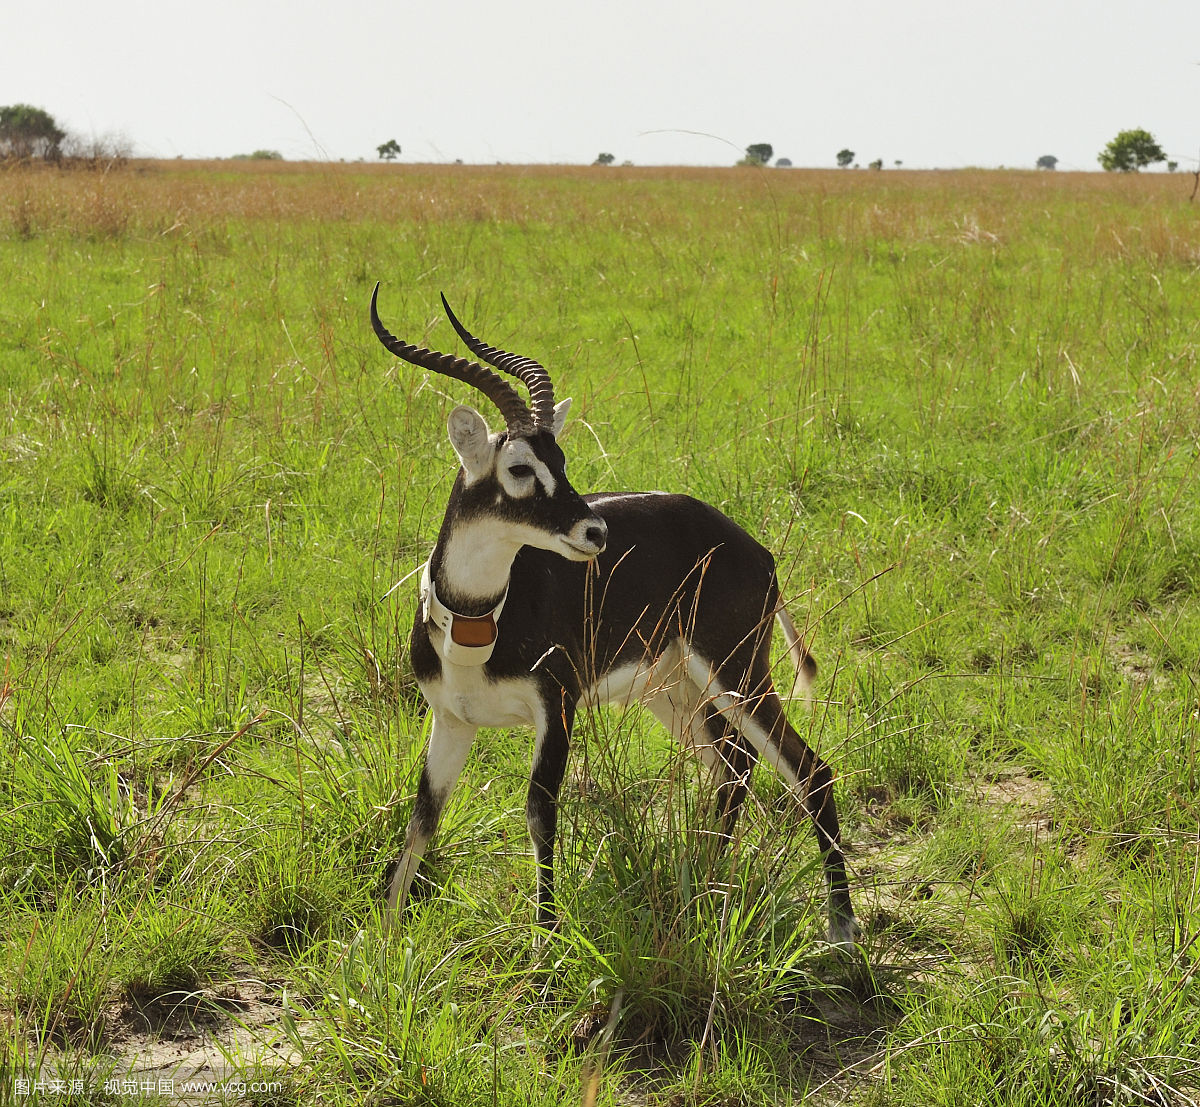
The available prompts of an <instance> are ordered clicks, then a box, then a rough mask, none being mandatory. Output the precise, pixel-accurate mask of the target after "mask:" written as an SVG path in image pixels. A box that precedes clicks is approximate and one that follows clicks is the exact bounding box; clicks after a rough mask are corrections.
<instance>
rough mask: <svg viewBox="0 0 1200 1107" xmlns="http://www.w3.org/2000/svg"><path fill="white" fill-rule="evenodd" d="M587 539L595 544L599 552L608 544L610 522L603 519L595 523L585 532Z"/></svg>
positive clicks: (591, 543) (589, 542) (590, 543)
mask: <svg viewBox="0 0 1200 1107" xmlns="http://www.w3.org/2000/svg"><path fill="white" fill-rule="evenodd" d="M583 536H584V538H586V539H587V541H588V544H589V545H592V546H595V547H596V551H597V552H599V551H601V550H603V549H604V547H605V546H606V545H607V544H608V524H607V523H606V522H605V521H604V520H603V519H601V520H600V521H599V522H598V523H593V524H592V525H591V526H590V527H588V529H587V530H586V531H584V534H583Z"/></svg>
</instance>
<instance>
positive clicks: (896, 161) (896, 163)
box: [892, 158, 904, 169]
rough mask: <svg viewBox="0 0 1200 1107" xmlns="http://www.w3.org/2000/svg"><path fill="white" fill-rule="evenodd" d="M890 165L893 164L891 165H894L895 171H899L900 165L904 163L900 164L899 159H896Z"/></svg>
mask: <svg viewBox="0 0 1200 1107" xmlns="http://www.w3.org/2000/svg"><path fill="white" fill-rule="evenodd" d="M892 164H893V165H894V166H895V167H896V168H897V169H899V168H900V166H902V165H903V164H904V162H902V161H901V160H900V159H899V158H897V159H896V160H895V161H894V162H892Z"/></svg>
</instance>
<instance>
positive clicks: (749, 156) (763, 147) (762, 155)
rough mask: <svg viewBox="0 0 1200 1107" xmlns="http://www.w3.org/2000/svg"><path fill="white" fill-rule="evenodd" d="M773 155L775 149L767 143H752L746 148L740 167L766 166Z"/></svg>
mask: <svg viewBox="0 0 1200 1107" xmlns="http://www.w3.org/2000/svg"><path fill="white" fill-rule="evenodd" d="M774 153H775V148H774V147H773V146H772V145H771V144H770V143H769V142H752V143H751V144H750V145H749V146H747V147H746V156H745V157H744V158H743V159H742V161H741V163H740V164H742V165H766V164H767V162H769V161H770V160H771V157H772V156H773V155H774Z"/></svg>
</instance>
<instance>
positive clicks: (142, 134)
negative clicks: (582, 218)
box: [0, 0, 1200, 170]
mask: <svg viewBox="0 0 1200 1107" xmlns="http://www.w3.org/2000/svg"><path fill="white" fill-rule="evenodd" d="M5 7H6V10H5V12H4V15H3V18H2V19H0V104H14V103H30V104H34V105H36V106H38V107H41V108H45V109H46V110H47V111H49V112H50V113H51V114H52V115H53V116H54V117H55V119H56V120H57V121H58V123H59V125H60V126H63V127H65V128H66V129H67V130H69V131H71V132H72V133H75V134H79V135H82V136H85V137H92V136H100V137H113V136H121V137H123V138H125V139H126V140H128V142H129V143H131V144H132V146H133V149H134V152H136V153H138V154H141V155H146V156H153V157H175V156H177V155H182V156H183V157H225V156H229V155H232V154H237V153H249V152H251V151H253V150H256V149H274V150H278V151H280V152H281V153H282V154H283V155H284V156H285V157H287V158H289V159H301V158H314V159H319V158H329V159H333V160H337V159H342V158H344V159H346V160H354V159H357V158H365V159H367V160H376V153H375V147H376V146H378V145H379V144H380V143H382V142H385V141H386V140H388V139H390V138H394V139H396V141H397V142H399V143H400V145H401V147H402V148H403V154H402V156H401V161H403V162H413V161H449V162H452V161H454V160H455V159H458V158H461V159H462V160H463V161H466V162H484V163H490V162H497V161H504V162H571V163H588V162H591V161H592V160H594V158H595V157H596V155H597V154H598V153H600V152H601V151H606V152H610V153H612V154H614V155H615V156H616V159H617V161H618V162H622V161H626V160H628V161H631V162H633V163H634V164H635V165H657V164H685V165H730V164H732V163H733V162H734V161H736V160H737V159H738V157H739V156H740V155H741V152H742V150H743V149H744V147H746V146H747V145H749V144H750V143H754V142H769V143H771V144H772V145H773V146H774V148H775V154H776V155H777V156H782V157H788V158H790V159H791V160H792V161H793V162H794V163H795V164H796V165H803V166H832V165H833V164H834V161H835V155H836V153H837V151H838V150H840V149H841V148H842V147H843V146H848V147H850V148H851V149H852V150H854V151H856V152H857V155H858V160H859V161H860V162H861V163H862V164H863V165H865V164H866V163H867V162H868V161H871V160H873V159H874V158H883V159H884V164H885V166H888V167H890V166H891V165H892V163H893V162H894V161H896V160H897V159H900V160H902V161H903V162H904V165H905V166H907V167H912V168H929V167H947V168H950V167H956V166H964V165H980V166H997V165H1009V166H1029V167H1032V166H1033V163H1034V162H1035V161H1036V159H1037V158H1038V156H1039V155H1041V154H1054V155H1055V156H1057V157H1058V158H1059V163H1060V164H1059V168H1060V169H1087V170H1095V169H1098V166H1097V163H1096V155H1097V153H1098V152H1099V151H1100V150H1101V149H1102V148H1103V146H1104V145H1105V143H1107V142H1108V140H1109V139H1111V138H1112V137H1113V136H1114V135H1115V134H1116V133H1117V132H1118V131H1120V130H1124V129H1127V128H1130V127H1143V128H1145V129H1146V130H1149V131H1150V132H1151V133H1153V134H1154V135H1155V137H1156V138H1157V139H1158V140H1159V143H1160V144H1161V145H1162V146H1163V148H1164V149H1165V150H1166V151H1167V152H1168V154H1169V155H1170V156H1171V157H1172V158H1175V159H1177V160H1178V161H1179V162H1180V164H1181V166H1182V167H1183V168H1195V166H1196V160H1197V158H1198V157H1200V0H986V2H979V0H819V2H815V0H726V2H724V3H715V2H712V0H674V2H672V3H663V2H660V0H607V2H605V3H597V2H593V0H579V2H574V3H572V2H571V0H486V2H480V0H461V2H455V0H419V2H413V0H390V2H387V3H385V2H384V0H337V2H328V0H325V2H320V0H289V2H288V3H286V4H285V3H280V2H275V0H207V2H206V3H195V2H192V3H180V2H178V0H158V2H156V3H150V2H147V0H140V2H139V0H40V2H39V3H37V4H27V3H26V4H17V3H15V2H14V3H10V4H6V5H5ZM688 132H698V133H688Z"/></svg>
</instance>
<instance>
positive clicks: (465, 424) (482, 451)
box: [446, 405, 492, 478]
mask: <svg viewBox="0 0 1200 1107" xmlns="http://www.w3.org/2000/svg"><path fill="white" fill-rule="evenodd" d="M446 429H447V430H448V431H449V432H450V445H451V446H453V447H454V452H455V453H456V454H458V460H459V461H461V462H462V467H463V468H464V469H466V471H467V476H469V477H471V478H475V477H479V476H482V475H483V474H484V473H486V472H487V471H488V469H490V468H491V462H492V443H491V432H489V431H488V425H487V423H485V422H484V421H483V416H482V415H480V414H479V412H478V411H476V410H475V409H474V408H473V407H467V406H466V405H463V406H461V407H456V408H455V409H454V410H453V411H452V412H450V418H449V419H448V420H447V421H446Z"/></svg>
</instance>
